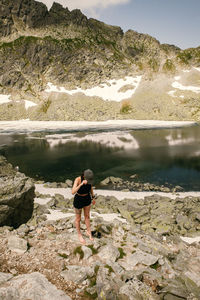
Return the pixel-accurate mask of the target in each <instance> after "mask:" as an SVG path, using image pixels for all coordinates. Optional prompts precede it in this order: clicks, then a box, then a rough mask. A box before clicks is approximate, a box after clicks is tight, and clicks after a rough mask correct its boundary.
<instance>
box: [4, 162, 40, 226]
mask: <svg viewBox="0 0 200 300" xmlns="http://www.w3.org/2000/svg"><path fill="white" fill-rule="evenodd" d="M34 190H35V187H34V184H33V181H32V180H31V179H30V178H28V177H26V176H25V175H24V174H22V173H20V172H16V170H14V168H13V167H12V165H11V164H9V163H7V161H6V159H5V158H4V157H3V156H0V226H3V225H8V226H13V227H18V226H20V225H21V224H23V223H26V222H27V221H28V220H29V219H30V218H31V216H32V212H33V200H34Z"/></svg>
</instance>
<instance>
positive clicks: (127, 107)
mask: <svg viewBox="0 0 200 300" xmlns="http://www.w3.org/2000/svg"><path fill="white" fill-rule="evenodd" d="M131 110H132V106H131V103H130V101H123V102H122V105H121V109H120V113H121V114H128V113H129V112H130V111H131Z"/></svg>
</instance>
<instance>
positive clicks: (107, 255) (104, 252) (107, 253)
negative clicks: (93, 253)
mask: <svg viewBox="0 0 200 300" xmlns="http://www.w3.org/2000/svg"><path fill="white" fill-rule="evenodd" d="M98 256H99V258H100V259H101V260H103V261H105V262H107V261H112V262H115V261H116V259H117V258H118V257H119V256H120V253H119V250H118V249H117V248H116V247H115V246H113V245H112V244H108V245H105V246H103V247H101V248H100V249H99V252H98Z"/></svg>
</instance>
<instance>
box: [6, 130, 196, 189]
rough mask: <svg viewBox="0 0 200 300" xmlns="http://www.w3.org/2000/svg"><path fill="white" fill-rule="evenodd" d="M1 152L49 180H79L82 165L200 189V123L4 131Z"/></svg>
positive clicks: (101, 174) (100, 173) (100, 172)
mask: <svg viewBox="0 0 200 300" xmlns="http://www.w3.org/2000/svg"><path fill="white" fill-rule="evenodd" d="M0 151H1V152H2V153H3V154H5V156H6V157H7V159H8V160H9V162H11V163H12V164H13V165H14V166H19V168H20V171H21V172H24V173H25V174H26V175H28V176H31V177H33V178H36V179H43V180H45V181H50V182H51V181H63V182H64V181H65V180H66V179H68V178H69V179H72V180H73V179H74V178H75V177H76V176H78V175H79V174H80V173H81V171H82V170H84V169H86V168H90V169H92V170H93V171H94V173H95V183H96V184H98V183H99V182H100V180H102V179H104V178H106V177H107V176H116V177H122V178H124V179H129V177H130V176H131V175H133V174H137V175H138V176H137V179H135V180H137V181H140V182H150V183H154V184H157V185H161V184H164V185H169V186H175V185H180V186H182V187H183V188H184V190H187V191H188V190H196V191H197V190H199V191H200V126H194V127H189V128H182V129H153V130H129V131H112V132H109V131H104V132H103V131H101V132H100V131H99V132H55V133H52V132H51V133H47V132H43V133H30V134H20V135H18V134H9V135H8V134H1V135H0Z"/></svg>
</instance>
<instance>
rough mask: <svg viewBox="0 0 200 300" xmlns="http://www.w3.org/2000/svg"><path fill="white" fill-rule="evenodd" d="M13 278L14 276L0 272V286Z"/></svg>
mask: <svg viewBox="0 0 200 300" xmlns="http://www.w3.org/2000/svg"><path fill="white" fill-rule="evenodd" d="M12 277H13V275H12V274H9V273H2V272H0V284H2V283H4V282H6V281H8V280H10V279H11V278H12Z"/></svg>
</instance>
